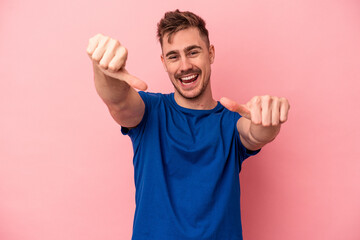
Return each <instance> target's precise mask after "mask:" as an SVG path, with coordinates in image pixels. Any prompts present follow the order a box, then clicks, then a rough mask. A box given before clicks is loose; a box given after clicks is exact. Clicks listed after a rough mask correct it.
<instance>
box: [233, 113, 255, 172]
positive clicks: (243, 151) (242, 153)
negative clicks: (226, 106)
mask: <svg viewBox="0 0 360 240" xmlns="http://www.w3.org/2000/svg"><path fill="white" fill-rule="evenodd" d="M241 117H242V116H241V115H238V116H237V117H236V119H237V120H239V119H240V118H241ZM236 123H237V121H236ZM235 133H236V141H237V148H238V154H239V163H240V165H241V164H242V162H243V161H244V160H245V159H247V158H248V157H251V156H254V155H256V154H258V153H259V152H260V150H261V148H260V149H258V150H255V151H253V150H249V149H247V148H246V147H245V146H244V145H243V143H242V142H241V139H240V134H239V132H238V130H237V127H236V124H235Z"/></svg>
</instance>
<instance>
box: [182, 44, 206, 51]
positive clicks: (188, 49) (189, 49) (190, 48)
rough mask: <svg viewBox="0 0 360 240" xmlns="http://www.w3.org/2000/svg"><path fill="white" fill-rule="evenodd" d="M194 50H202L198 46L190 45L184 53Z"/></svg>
mask: <svg viewBox="0 0 360 240" xmlns="http://www.w3.org/2000/svg"><path fill="white" fill-rule="evenodd" d="M196 48H198V49H200V50H201V49H202V48H201V47H200V46H198V45H191V46H188V47H186V48H185V52H189V51H191V50H193V49H196Z"/></svg>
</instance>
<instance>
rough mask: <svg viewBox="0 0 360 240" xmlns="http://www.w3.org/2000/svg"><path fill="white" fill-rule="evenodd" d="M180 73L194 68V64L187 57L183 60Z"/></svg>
mask: <svg viewBox="0 0 360 240" xmlns="http://www.w3.org/2000/svg"><path fill="white" fill-rule="evenodd" d="M180 64H181V65H180V71H181V72H184V71H187V70H189V69H191V68H192V64H191V62H190V61H189V59H188V58H187V57H184V58H181V63H180Z"/></svg>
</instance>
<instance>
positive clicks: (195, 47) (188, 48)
mask: <svg viewBox="0 0 360 240" xmlns="http://www.w3.org/2000/svg"><path fill="white" fill-rule="evenodd" d="M193 49H200V50H202V48H201V47H200V46H198V45H191V46H188V47H186V48H185V49H184V51H185V52H189V51H191V50H193ZM178 53H179V51H175V50H173V51H170V52H168V53H166V55H165V57H168V56H169V55H172V54H178Z"/></svg>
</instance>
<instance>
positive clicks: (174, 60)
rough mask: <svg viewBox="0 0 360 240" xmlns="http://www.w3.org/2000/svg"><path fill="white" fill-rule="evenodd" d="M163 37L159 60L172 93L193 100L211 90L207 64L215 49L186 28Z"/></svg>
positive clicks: (196, 32)
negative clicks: (169, 82) (167, 76)
mask: <svg viewBox="0 0 360 240" xmlns="http://www.w3.org/2000/svg"><path fill="white" fill-rule="evenodd" d="M171 40H172V41H171V43H169V42H168V35H165V36H164V39H163V46H162V51H163V52H162V55H161V60H162V62H163V64H164V68H165V70H166V71H167V73H168V75H169V77H170V80H171V82H172V84H173V85H174V87H175V91H176V92H177V93H179V94H180V95H181V96H182V97H184V98H186V99H195V98H197V97H199V96H201V95H202V94H203V93H204V92H205V91H211V90H210V85H209V81H210V74H211V67H210V65H211V64H212V63H213V62H214V57H215V51H214V46H212V45H211V46H210V47H208V46H207V44H206V42H205V41H204V39H203V38H202V37H201V36H200V32H199V30H198V29H197V28H188V29H185V30H181V31H179V32H177V33H175V34H173V35H172V39H171Z"/></svg>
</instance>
